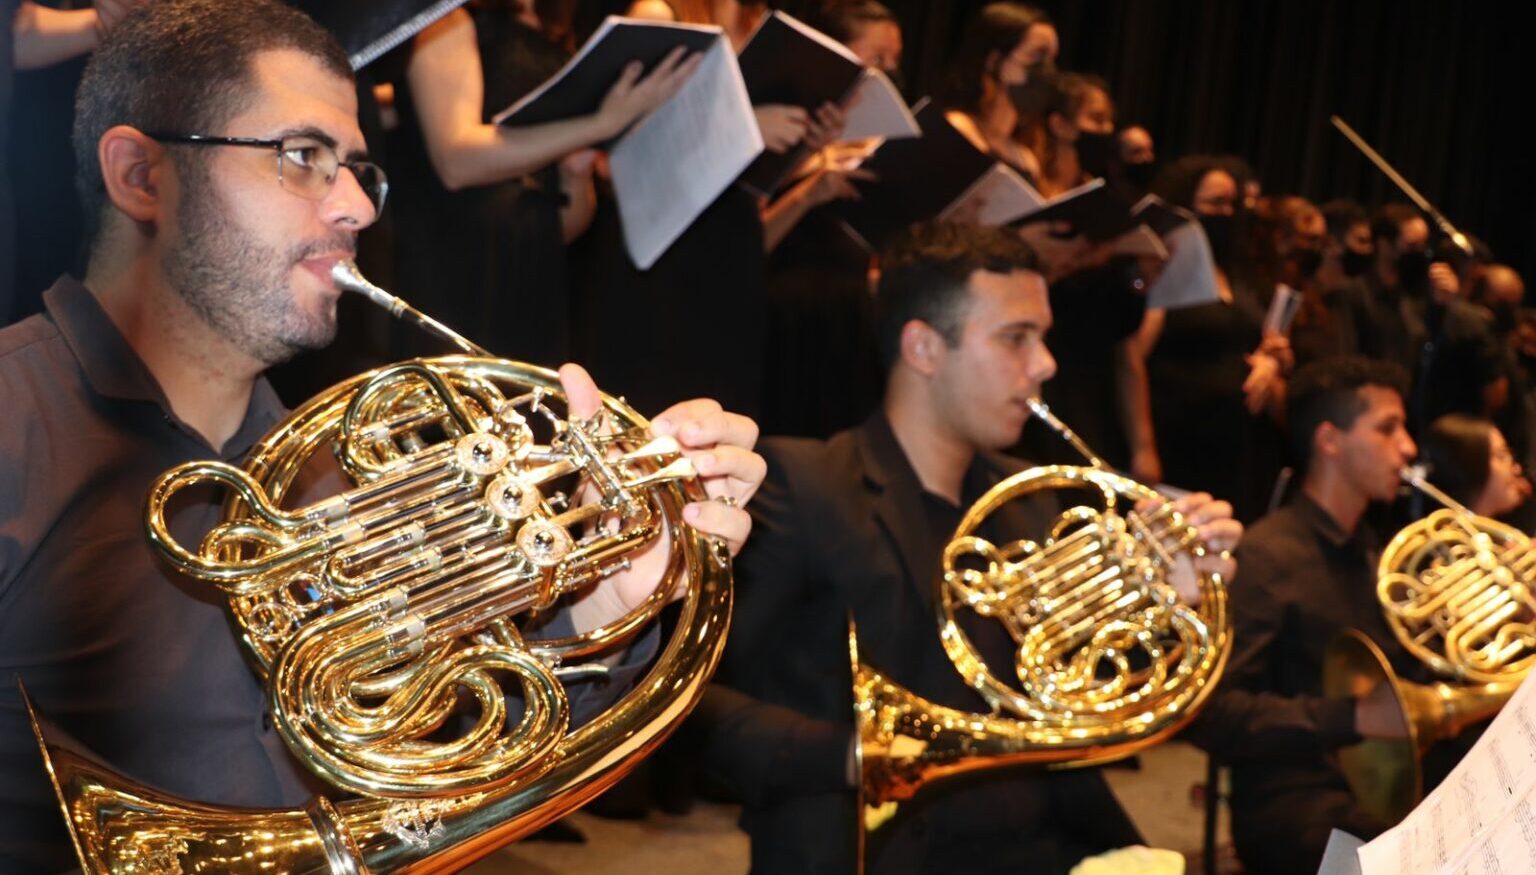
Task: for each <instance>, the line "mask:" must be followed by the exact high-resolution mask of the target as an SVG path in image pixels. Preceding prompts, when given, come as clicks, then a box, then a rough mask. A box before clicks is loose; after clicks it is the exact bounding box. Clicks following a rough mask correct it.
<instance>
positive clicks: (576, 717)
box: [0, 277, 660, 875]
mask: <svg viewBox="0 0 1536 875" xmlns="http://www.w3.org/2000/svg"><path fill="white" fill-rule="evenodd" d="M43 303H44V305H45V311H44V312H43V313H41V314H39V315H37V316H33V317H31V318H29V319H27V320H25V321H23V322H20V323H18V324H16V325H13V326H10V327H9V328H5V329H3V330H0V873H4V875H17V873H33V872H39V873H43V872H48V873H51V872H57V871H59V870H61V869H65V868H69V867H71V866H73V865H74V864H75V860H74V852H73V850H72V849H71V846H70V842H69V837H68V834H67V832H66V831H65V829H64V821H63V817H62V816H61V814H60V811H59V807H58V804H57V801H56V799H55V797H54V794H53V790H52V788H51V786H50V785H49V783H48V779H47V776H46V774H45V772H44V770H43V764H42V758H41V756H40V755H39V753H38V749H37V743H36V742H35V741H34V740H33V736H32V730H31V726H30V724H29V723H28V720H27V716H26V712H25V710H24V709H23V707H22V704H21V698H20V695H19V693H18V691H17V687H16V685H15V683H14V682H13V679H14V678H17V677H19V678H21V679H22V680H23V681H25V683H26V685H27V691H28V693H29V694H30V695H31V696H32V699H33V701H34V702H35V703H36V704H37V706H38V707H39V709H40V710H42V711H43V712H44V713H46V714H47V715H48V717H50V718H51V719H53V720H54V721H55V722H56V723H58V724H59V725H61V726H62V727H63V728H64V729H65V730H66V731H68V732H69V733H70V734H71V735H73V736H74V737H75V738H76V739H78V740H80V741H82V742H84V743H85V744H86V745H88V746H89V747H90V748H91V749H93V750H94V751H95V752H97V753H98V754H100V755H101V756H102V757H103V758H104V759H105V760H106V761H107V762H108V763H109V764H111V765H113V766H114V767H115V768H118V769H120V770H121V771H123V772H125V773H126V774H127V775H129V776H130V777H132V778H135V779H137V780H139V781H142V782H145V783H147V784H149V785H151V786H153V787H157V788H159V789H161V790H165V791H168V792H171V793H174V794H176V795H179V796H182V797H185V798H187V799H190V800H193V801H197V802H208V803H213V804H217V805H239V806H251V807H261V808H274V807H283V808H286V807H292V806H295V805H299V804H302V803H303V802H305V801H306V800H308V799H309V798H310V797H311V796H312V795H314V794H315V793H317V792H322V793H323V792H325V791H326V788H325V787H324V786H323V785H320V784H319V783H316V782H315V781H314V779H313V778H311V777H309V775H308V774H307V773H306V772H304V771H303V768H302V766H300V765H298V764H297V763H296V762H295V761H294V760H293V759H292V758H291V757H290V755H289V754H288V751H287V749H286V747H285V746H284V745H283V742H282V740H281V739H280V738H279V737H278V735H277V734H276V732H275V731H273V729H272V728H271V722H270V719H269V718H268V717H267V715H266V713H265V696H264V694H263V691H262V688H261V685H260V683H259V682H258V680H257V677H256V675H255V673H254V672H253V671H251V669H250V668H249V667H248V666H247V664H246V662H245V655H244V652H243V650H242V649H241V645H240V644H239V642H238V640H237V637H236V635H235V634H234V633H233V632H232V630H231V627H230V624H229V622H228V620H227V619H226V613H225V600H224V597H223V596H222V594H221V593H220V591H219V590H218V589H217V588H216V587H214V586H213V585H211V584H203V583H199V582H197V581H193V580H189V579H187V578H185V577H182V576H180V575H178V574H176V573H175V572H173V571H171V570H170V569H169V568H168V567H166V566H165V565H163V564H162V563H160V562H159V561H157V559H156V557H155V555H154V553H153V552H152V551H151V549H150V547H149V544H148V542H147V541H146V540H145V536H144V526H143V515H144V497H145V495H146V494H147V493H148V492H149V487H150V484H151V483H152V482H153V481H154V479H155V478H156V477H158V476H159V475H160V474H161V473H162V472H164V471H165V470H166V469H168V468H170V467H173V466H175V465H178V464H181V463H182V462H187V461H191V460H194V459H210V458H222V459H224V460H226V461H231V462H233V461H237V460H238V459H240V458H241V457H242V456H244V455H245V454H246V452H248V451H249V450H250V448H251V446H252V445H254V444H255V443H256V441H257V440H259V439H260V438H261V437H262V436H263V435H264V434H265V433H266V432H267V431H268V430H270V429H271V428H272V426H274V425H275V424H277V422H278V421H279V420H280V419H281V418H282V417H283V415H284V413H285V411H284V409H283V407H282V404H281V403H280V402H279V401H278V398H277V396H276V394H274V393H273V391H272V387H271V386H270V385H268V383H267V381H266V380H264V379H263V380H258V381H257V383H256V387H255V391H254V392H253V393H252V396H251V402H250V407H249V408H248V409H247V410H246V415H245V420H244V421H243V422H242V423H241V425H240V429H239V431H238V432H237V433H236V434H235V436H234V437H233V438H232V439H231V440H230V441H229V444H228V446H226V447H224V449H223V451H222V452H220V451H216V450H214V449H213V448H212V447H210V446H208V444H207V442H206V441H204V440H203V438H202V437H201V436H200V435H198V433H197V432H196V431H194V430H193V429H192V428H191V427H189V426H187V425H186V424H185V423H183V422H181V421H180V420H179V419H177V417H176V415H175V413H173V412H172V411H171V407H170V404H169V402H167V400H166V398H165V394H164V393H163V392H162V391H161V390H160V387H159V385H158V384H157V383H156V382H155V379H154V377H153V376H152V375H151V374H150V373H149V370H148V369H147V368H146V367H145V366H144V363H143V362H142V361H140V360H139V358H138V356H137V355H136V354H135V353H134V351H133V349H132V348H131V347H130V346H129V345H128V343H127V341H126V340H124V338H123V336H122V335H121V334H119V333H118V331H117V328H116V326H114V325H113V324H112V321H111V320H110V319H109V318H108V317H107V314H106V312H105V311H103V310H102V309H101V306H100V305H99V304H98V303H97V301H96V298H95V297H94V296H93V295H92V294H91V293H90V292H89V291H88V290H87V289H86V288H85V287H84V286H82V285H81V284H80V283H79V282H78V281H76V280H74V279H72V278H69V277H64V278H63V279H60V280H59V281H58V282H57V283H56V284H55V285H54V287H53V288H52V289H49V290H48V292H46V293H45V294H44V296H43ZM221 498H222V496H221V495H219V494H217V493H215V492H214V491H212V490H209V491H208V492H207V493H206V495H205V496H204V500H203V501H201V502H198V501H192V500H186V499H182V498H178V500H177V502H176V503H175V504H174V505H173V507H172V511H173V515H172V516H171V518H170V521H169V522H170V526H171V530H172V533H173V534H175V535H176V537H177V540H179V541H180V542H181V543H183V544H193V543H196V542H197V540H198V538H199V537H200V536H201V535H202V533H204V532H206V531H208V529H210V528H212V526H213V525H214V524H215V523H216V522H217V520H218V515H219V505H218V502H219V500H220V499H221ZM570 624H571V620H570V615H569V611H559V612H556V613H555V614H554V615H553V617H552V618H551V619H550V621H549V622H548V623H547V624H545V626H544V627H543V628H542V629H540V630H539V632H538V634H536V635H535V637H540V638H544V637H556V636H560V635H566V634H570V632H571V631H572V628H571V625H570ZM659 642H660V636H659V634H658V632H657V630H656V628H655V627H654V624H653V627H652V628H651V629H649V630H647V631H646V633H645V634H643V635H642V636H641V637H640V638H639V640H638V641H636V642H635V643H633V644H632V645H631V646H630V647H629V648H628V649H627V650H626V651H625V652H624V653H623V654H622V656H620V657H619V658H617V659H615V660H613V662H614V665H613V667H612V669H611V671H610V673H609V674H608V676H607V677H606V679H601V680H591V679H588V680H583V681H580V682H577V683H573V684H570V685H568V687H567V693H568V695H569V697H570V701H571V719H572V723H573V725H577V726H579V725H581V724H583V723H585V722H586V721H587V720H589V719H591V718H592V717H593V716H595V715H596V714H598V713H599V712H601V711H602V710H603V709H605V708H606V707H607V706H608V705H609V704H611V703H612V702H613V701H614V700H615V699H617V698H618V697H619V696H620V695H622V694H623V693H624V692H625V691H626V690H627V689H628V688H629V687H631V686H632V685H633V684H634V682H635V680H636V679H637V678H638V677H639V676H640V675H642V674H643V673H644V671H645V669H646V667H647V666H648V664H649V663H650V661H651V660H652V659H654V657H655V655H656V652H657V650H658V649H659ZM509 706H510V709H511V711H512V714H513V719H515V716H516V714H517V712H518V710H519V708H520V703H517V702H509ZM331 795H335V794H334V791H332V793H331Z"/></svg>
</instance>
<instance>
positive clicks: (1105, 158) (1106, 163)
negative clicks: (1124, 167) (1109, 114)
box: [1075, 131, 1120, 176]
mask: <svg viewBox="0 0 1536 875" xmlns="http://www.w3.org/2000/svg"><path fill="white" fill-rule="evenodd" d="M1075 145H1076V146H1077V163H1078V164H1079V165H1081V166H1082V168H1083V170H1084V171H1086V172H1087V173H1089V174H1090V175H1092V176H1108V175H1109V168H1110V165H1111V164H1112V163H1114V161H1115V160H1116V158H1118V157H1119V156H1118V153H1119V151H1120V144H1119V142H1118V141H1117V140H1116V139H1115V135H1114V134H1092V133H1089V132H1088V131H1079V132H1078V134H1077V143H1076V144H1075Z"/></svg>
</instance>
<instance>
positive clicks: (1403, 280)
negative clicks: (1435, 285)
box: [1397, 249, 1430, 289]
mask: <svg viewBox="0 0 1536 875" xmlns="http://www.w3.org/2000/svg"><path fill="white" fill-rule="evenodd" d="M1429 261H1430V259H1429V250H1427V249H1410V250H1408V251H1407V252H1404V253H1403V254H1402V255H1399V256H1398V257H1397V284H1398V286H1399V287H1400V288H1404V289H1417V288H1421V287H1423V286H1425V285H1428V284H1429Z"/></svg>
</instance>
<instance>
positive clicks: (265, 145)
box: [146, 134, 389, 215]
mask: <svg viewBox="0 0 1536 875" xmlns="http://www.w3.org/2000/svg"><path fill="white" fill-rule="evenodd" d="M146 136H149V137H151V138H153V139H155V140H158V141H160V142H162V143H175V144H179V145H184V146H248V147H253V148H257V149H271V150H273V151H274V152H276V153H277V183H278V185H281V186H282V187H283V190H284V191H287V192H290V193H292V194H296V195H298V196H299V197H302V198H308V199H309V200H312V201H317V200H320V199H322V198H324V197H325V196H326V195H328V194H330V193H331V188H332V187H334V186H335V185H336V175H337V174H338V173H340V172H341V168H343V167H345V168H347V169H348V170H350V171H352V175H353V176H354V177H355V178H356V179H357V184H358V186H360V187H361V188H362V190H363V194H366V195H367V196H368V200H369V201H371V202H372V203H373V210H374V213H375V214H376V215H377V214H378V212H379V211H380V210H382V209H384V199H385V198H386V197H387V196H388V195H389V179H388V178H386V177H385V176H384V170H383V169H382V168H381V167H379V165H377V164H372V163H369V162H367V161H343V160H341V158H340V156H338V155H337V154H336V150H335V148H333V147H332V146H330V145H328V144H326V143H323V142H321V141H319V140H317V139H315V138H314V137H309V136H293V137H284V138H282V139H281V140H258V139H253V138H250V137H210V136H206V135H204V134H146Z"/></svg>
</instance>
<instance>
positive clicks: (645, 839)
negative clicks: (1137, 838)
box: [466, 743, 1235, 875]
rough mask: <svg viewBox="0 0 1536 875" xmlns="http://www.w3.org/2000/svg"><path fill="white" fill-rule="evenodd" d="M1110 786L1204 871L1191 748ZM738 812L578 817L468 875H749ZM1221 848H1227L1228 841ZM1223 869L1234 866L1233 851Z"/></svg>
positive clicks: (1198, 773) (710, 807) (1169, 753)
mask: <svg viewBox="0 0 1536 875" xmlns="http://www.w3.org/2000/svg"><path fill="white" fill-rule="evenodd" d="M1107 774H1108V776H1109V781H1110V784H1111V785H1112V786H1113V787H1114V789H1115V793H1116V795H1117V796H1119V797H1120V800H1121V802H1122V804H1124V805H1125V807H1126V810H1127V811H1129V812H1130V814H1131V817H1132V818H1133V819H1134V820H1135V821H1136V823H1137V825H1138V826H1140V827H1141V831H1142V834H1143V835H1145V836H1146V837H1147V840H1148V842H1149V843H1151V844H1152V845H1153V846H1155V847H1161V848H1171V849H1173V850H1176V851H1179V852H1181V853H1183V854H1184V855H1185V857H1186V859H1188V860H1189V868H1188V869H1187V870H1186V871H1187V872H1189V873H1190V875H1197V873H1199V872H1201V871H1202V870H1201V869H1200V864H1199V853H1200V844H1201V830H1202V814H1201V808H1200V804H1199V802H1198V800H1197V797H1195V796H1194V795H1193V794H1192V792H1191V789H1192V787H1193V786H1194V785H1195V784H1197V783H1201V782H1203V781H1204V780H1205V755H1204V754H1202V753H1200V752H1199V751H1197V750H1195V749H1194V748H1193V747H1190V746H1189V745H1187V744H1182V743H1174V744H1165V745H1162V746H1161V747H1158V748H1155V749H1153V750H1151V751H1148V752H1147V753H1144V754H1142V755H1141V769H1140V770H1139V771H1131V770H1127V769H1109V770H1108V772H1107ZM736 814H737V812H736V809H735V808H734V807H732V806H729V805H720V804H715V803H709V802H703V801H700V802H698V803H696V804H695V805H694V808H693V810H692V812H690V813H689V814H687V815H685V816H681V817H676V816H670V815H665V814H660V813H657V812H654V811H653V812H651V814H650V815H648V816H647V817H646V818H645V819H644V820H608V819H605V818H601V817H594V816H592V815H588V814H581V813H578V814H577V815H575V816H574V817H573V818H571V823H572V824H574V825H575V826H576V828H577V829H579V830H581V832H582V833H583V834H585V835H586V838H587V841H586V843H585V844H566V843H557V842H545V841H535V842H523V843H520V844H516V845H513V846H512V847H510V848H507V849H505V850H503V851H501V852H500V853H498V854H496V855H495V856H493V857H490V858H488V859H486V860H483V861H481V862H480V863H478V864H477V865H475V866H474V867H472V868H470V869H468V870H466V871H467V872H469V873H472V875H514V873H515V875H632V873H635V872H666V873H669V875H745V873H746V871H747V837H746V836H745V835H744V834H743V833H742V832H741V831H740V830H739V829H737V828H736ZM1222 826H1223V844H1224V845H1227V846H1230V841H1229V840H1227V839H1226V836H1225V826H1226V824H1225V820H1223V824H1222ZM1221 862H1222V866H1221V871H1222V872H1223V873H1227V872H1232V871H1234V870H1235V866H1234V865H1233V863H1232V861H1231V860H1230V851H1228V852H1227V853H1226V854H1224V855H1223V859H1222V860H1221Z"/></svg>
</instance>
